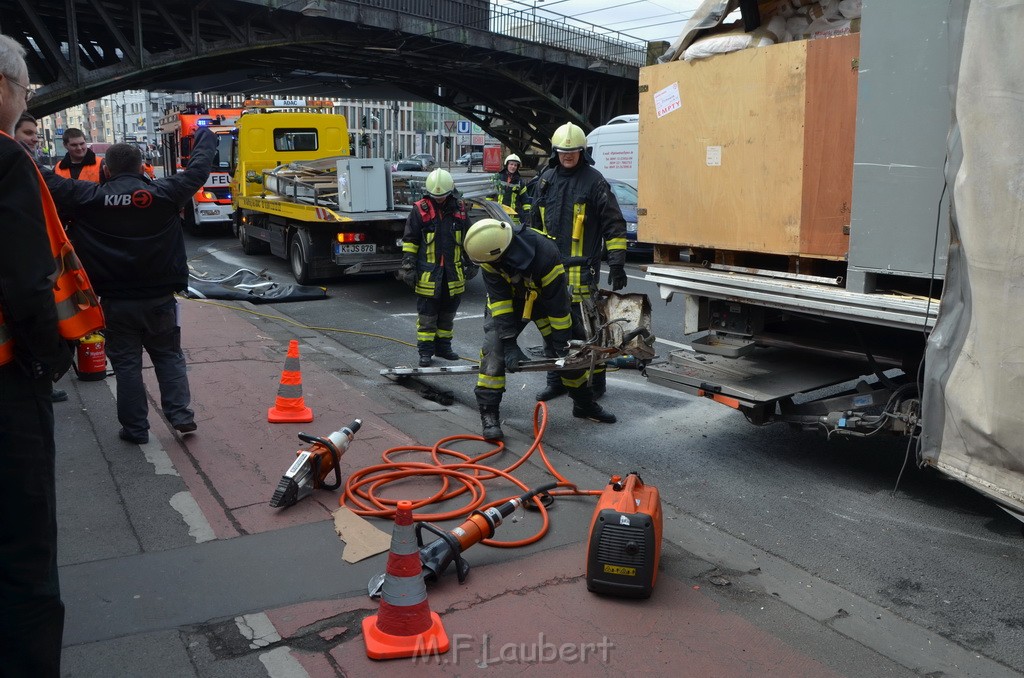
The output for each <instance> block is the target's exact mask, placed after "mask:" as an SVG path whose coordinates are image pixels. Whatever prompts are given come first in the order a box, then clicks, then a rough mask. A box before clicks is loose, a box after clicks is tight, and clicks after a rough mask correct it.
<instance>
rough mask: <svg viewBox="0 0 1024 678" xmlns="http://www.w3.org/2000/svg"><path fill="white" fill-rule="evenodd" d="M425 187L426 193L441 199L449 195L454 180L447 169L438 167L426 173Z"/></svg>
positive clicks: (453, 186)
mask: <svg viewBox="0 0 1024 678" xmlns="http://www.w3.org/2000/svg"><path fill="white" fill-rule="evenodd" d="M426 188H427V194H428V195H430V196H431V197H433V198H437V199H439V200H443V199H445V198H447V197H448V196H449V195H451V192H452V190H453V189H454V188H455V180H454V179H452V175H451V174H450V173H449V172H448V170H444V169H440V168H438V169H436V170H434V171H433V172H431V173H430V174H428V175H427V182H426Z"/></svg>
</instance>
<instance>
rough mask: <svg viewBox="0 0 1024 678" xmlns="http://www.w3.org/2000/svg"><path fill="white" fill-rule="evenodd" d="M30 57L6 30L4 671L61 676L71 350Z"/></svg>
mask: <svg viewBox="0 0 1024 678" xmlns="http://www.w3.org/2000/svg"><path fill="white" fill-rule="evenodd" d="M24 55H25V49H24V48H23V47H22V46H21V45H20V44H18V42H16V41H15V40H14V39H12V38H10V37H8V36H6V35H0V183H2V185H3V187H4V190H3V193H2V194H0V223H2V224H3V225H4V236H5V237H4V246H3V247H0V313H2V316H0V477H2V478H6V479H8V480H9V481H10V482H8V483H7V487H6V488H4V491H3V492H0V515H2V516H3V518H2V519H0V674H3V675H11V676H47V677H52V678H57V676H59V675H60V647H61V637H62V635H63V630H64V604H63V603H62V602H61V600H60V584H59V581H58V576H57V513H56V483H55V472H54V457H55V444H54V439H53V404H52V403H51V402H50V389H51V385H52V382H53V381H55V380H56V379H57V378H59V377H60V376H61V375H62V374H64V372H66V371H67V369H68V368H69V367H70V365H71V354H70V351H69V349H68V345H67V343H66V342H65V341H64V339H62V338H61V335H60V332H59V330H58V325H57V307H56V303H55V300H54V291H53V280H52V276H54V275H55V265H54V260H53V254H52V252H51V245H50V241H49V237H48V230H47V220H46V213H45V211H44V206H43V205H44V202H43V200H44V197H45V198H46V199H49V193H47V192H46V187H45V185H41V182H40V180H39V174H38V172H37V170H36V168H35V166H34V164H33V162H32V159H31V158H30V157H29V156H28V154H27V153H26V152H25V149H24V148H23V147H22V146H21V144H19V143H18V142H17V141H15V140H14V139H13V138H12V135H13V134H14V127H15V124H16V123H17V121H18V118H19V116H20V115H21V114H22V113H24V112H25V109H26V107H27V105H28V99H29V98H30V97H31V94H32V90H30V89H29V88H28V84H27V83H28V69H27V68H26V66H25V56H24ZM51 205H52V203H51ZM51 209H52V207H51ZM53 214H54V219H55V212H53ZM53 226H54V227H56V228H59V227H60V226H59V224H53Z"/></svg>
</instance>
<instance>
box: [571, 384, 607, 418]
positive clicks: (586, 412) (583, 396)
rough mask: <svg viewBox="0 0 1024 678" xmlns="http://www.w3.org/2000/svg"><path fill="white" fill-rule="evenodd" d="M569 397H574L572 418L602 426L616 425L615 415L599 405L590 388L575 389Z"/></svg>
mask: <svg viewBox="0 0 1024 678" xmlns="http://www.w3.org/2000/svg"><path fill="white" fill-rule="evenodd" d="M569 395H570V396H571V397H572V416H574V417H578V418H580V419H589V420H590V421H596V422H598V423H601V424H614V423H615V421H616V419H615V415H614V414H612V413H611V412H609V411H607V410H605V409H603V408H602V407H601V406H600V405H598V404H597V402H596V401H595V400H594V391H593V390H592V389H591V388H590V387H589V386H581V387H580V388H574V389H572V391H571V392H570V393H569Z"/></svg>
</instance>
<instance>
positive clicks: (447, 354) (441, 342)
mask: <svg viewBox="0 0 1024 678" xmlns="http://www.w3.org/2000/svg"><path fill="white" fill-rule="evenodd" d="M434 355H436V356H437V357H438V358H444V359H445V360H462V358H460V357H459V354H458V353H456V352H455V351H453V350H452V340H451V339H438V340H437V341H436V342H434Z"/></svg>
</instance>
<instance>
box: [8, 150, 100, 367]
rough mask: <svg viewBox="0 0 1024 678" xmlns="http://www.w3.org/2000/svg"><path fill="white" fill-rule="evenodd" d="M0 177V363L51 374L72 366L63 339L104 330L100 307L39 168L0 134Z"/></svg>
mask: <svg viewBox="0 0 1024 678" xmlns="http://www.w3.org/2000/svg"><path fill="white" fill-rule="evenodd" d="M0 182H3V186H4V196H3V200H0V220H2V221H3V223H4V224H5V228H6V235H7V238H6V242H5V243H4V246H3V247H2V248H0V365H3V364H6V363H9V362H11V361H13V360H17V361H18V362H19V363H21V364H22V365H24V366H25V367H26V368H27V370H28V372H29V373H30V374H32V375H33V376H37V377H44V376H46V377H52V376H53V375H54V374H55V373H56V372H62V371H63V370H66V369H67V367H68V362H67V360H68V358H67V346H66V345H65V343H64V341H63V340H74V339H79V338H81V337H84V336H85V335H87V334H90V333H91V332H94V331H95V330H98V329H100V328H101V327H103V312H102V311H101V310H100V307H99V301H98V300H97V298H96V295H95V294H94V293H93V291H92V287H91V285H90V283H89V277H88V276H87V275H86V273H85V270H84V269H83V268H82V265H81V263H80V262H79V260H78V257H76V256H75V250H74V249H73V248H72V247H71V243H69V242H68V239H67V236H66V235H65V233H64V228H63V227H62V226H61V222H60V218H59V217H58V215H57V208H56V206H55V205H54V204H53V200H52V199H51V197H50V193H49V191H48V190H47V189H46V186H45V184H44V183H43V178H42V176H40V174H39V170H38V169H37V168H36V166H35V164H34V163H33V162H32V159H31V158H30V157H29V155H28V154H27V153H26V152H25V149H24V148H23V147H22V146H21V144H19V143H18V142H16V141H15V140H14V139H12V138H11V137H10V136H8V135H7V134H4V133H2V132H0Z"/></svg>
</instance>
